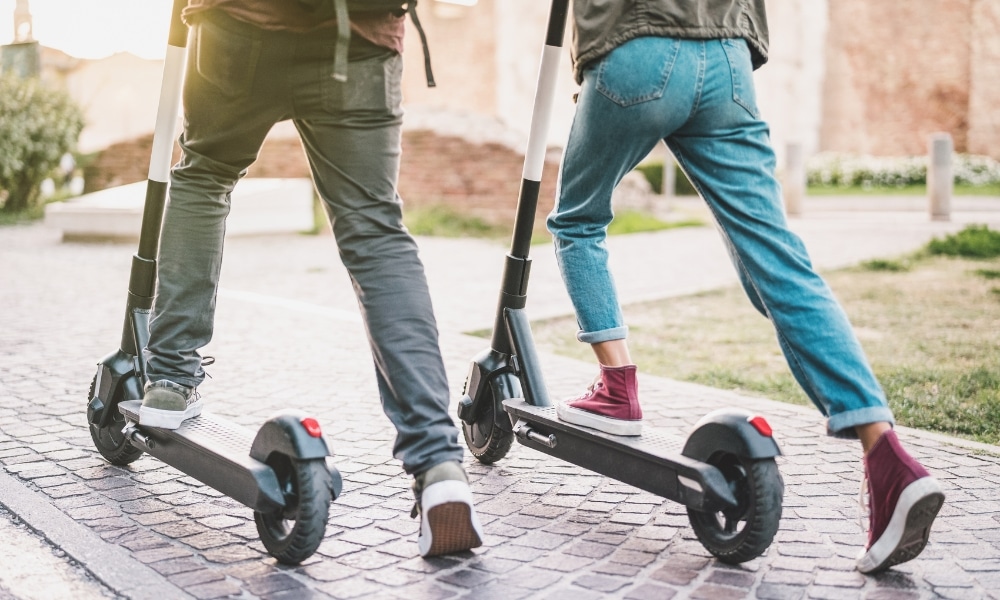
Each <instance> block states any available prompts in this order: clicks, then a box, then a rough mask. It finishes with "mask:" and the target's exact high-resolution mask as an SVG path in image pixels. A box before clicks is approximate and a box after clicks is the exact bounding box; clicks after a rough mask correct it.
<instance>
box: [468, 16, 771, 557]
mask: <svg viewBox="0 0 1000 600" xmlns="http://www.w3.org/2000/svg"><path fill="white" fill-rule="evenodd" d="M568 4H569V0H553V1H552V5H551V8H550V13H549V17H548V27H547V33H546V40H545V47H544V50H543V52H542V60H541V67H540V69H539V75H538V86H537V88H536V92H535V100H534V106H533V109H532V118H531V128H530V130H529V135H528V146H527V150H526V152H525V161H524V172H523V176H522V181H521V188H520V191H519V194H518V201H517V209H516V213H515V224H514V232H513V238H512V241H511V249H510V252H509V253H508V254H507V257H506V260H505V263H504V269H503V275H502V280H501V291H500V298H499V302H498V306H497V312H496V317H495V321H494V325H493V333H492V337H491V340H490V347H489V349H487V350H485V351H483V352H481V353H480V354H479V355H477V356H476V357H474V358H473V360H472V364H471V367H470V370H469V374H468V376H467V378H466V380H465V389H464V391H463V394H464V395H463V397H462V398H461V400H460V401H459V405H458V417H459V419H460V420H461V425H462V432H463V435H464V437H465V441H466V444H467V445H468V447H469V450H470V451H471V453H472V454H473V455H474V456H475V457H476V458H477V459H478V460H479V461H480V462H482V463H484V464H492V463H495V462H496V461H498V460H500V459H502V458H503V457H504V456H506V454H507V452H508V451H509V450H510V448H511V446H512V445H513V442H514V440H517V441H518V442H519V443H521V444H523V445H525V446H527V447H529V448H533V449H535V450H538V451H540V452H543V453H545V454H549V455H551V456H555V457H557V458H560V459H562V460H565V461H567V462H570V463H573V464H575V465H578V466H581V467H583V468H585V469H589V470H591V471H594V472H596V473H599V474H601V475H604V476H607V477H610V478H612V479H616V480H618V481H621V482H623V483H627V484H630V485H633V486H635V487H637V488H639V489H642V490H645V491H648V492H650V493H653V494H656V495H658V496H662V497H664V498H667V499H669V500H673V501H675V502H679V503H681V504H683V505H685V506H686V507H687V513H688V518H689V521H690V523H691V527H692V529H693V530H694V532H695V534H696V535H697V537H698V539H699V540H700V541H701V543H702V545H703V546H704V547H705V548H706V549H707V550H708V551H709V552H710V553H711V554H712V555H713V556H715V557H716V558H717V559H719V560H720V561H722V562H725V563H731V564H738V563H743V562H746V561H748V560H751V559H753V558H756V557H757V556H760V555H761V554H762V553H763V552H764V551H765V550H766V549H767V548H768V546H769V545H770V544H771V541H772V540H773V539H774V535H775V533H776V532H777V530H778V521H779V519H780V518H781V503H782V494H783V492H784V484H783V482H782V479H781V474H780V473H779V471H778V467H777V464H776V462H775V457H776V456H778V455H779V454H780V453H781V451H780V449H779V448H778V444H777V442H776V441H775V440H774V438H773V435H772V430H771V427H770V425H769V424H768V423H767V421H766V420H765V419H764V418H763V417H761V416H759V415H754V414H751V413H749V412H746V411H742V410H735V409H724V410H719V411H715V412H712V413H710V414H708V415H706V416H704V417H703V418H702V419H701V420H700V421H699V422H698V423H697V424H696V425H695V428H694V430H693V431H692V432H691V433H690V435H689V436H688V437H687V439H686V440H680V439H675V438H673V437H671V436H668V435H665V434H660V433H657V432H650V431H648V430H646V431H645V432H644V433H643V434H642V435H641V436H630V437H625V436H615V435H610V434H607V433H603V432H601V431H597V430H595V429H591V428H588V427H582V426H578V425H573V424H570V423H566V422H565V421H561V420H559V418H558V417H557V416H556V411H555V408H554V407H553V405H552V402H551V401H550V400H549V397H548V393H547V390H546V388H545V383H544V379H543V376H542V373H541V370H540V367H539V364H540V363H539V358H538V355H537V352H536V349H535V344H534V340H533V338H532V334H531V326H530V324H529V322H528V317H527V315H526V313H525V305H526V302H527V286H528V275H529V270H530V266H531V259H530V258H529V257H528V250H529V248H530V245H531V233H532V229H533V225H534V220H535V211H536V208H537V204H538V192H539V188H540V184H541V176H542V168H543V166H544V160H545V149H546V148H545V146H546V137H547V132H548V124H549V119H550V116H551V112H552V98H553V96H554V89H555V80H556V77H555V74H556V67H557V65H558V60H559V55H560V54H561V49H562V41H563V33H564V30H565V26H566V13H567V9H568Z"/></svg>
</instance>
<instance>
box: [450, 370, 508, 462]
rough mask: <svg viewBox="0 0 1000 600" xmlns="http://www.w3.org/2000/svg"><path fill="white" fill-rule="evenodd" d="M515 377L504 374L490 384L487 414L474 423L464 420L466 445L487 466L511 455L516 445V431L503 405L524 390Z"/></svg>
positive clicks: (463, 430) (485, 411)
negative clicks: (513, 446)
mask: <svg viewBox="0 0 1000 600" xmlns="http://www.w3.org/2000/svg"><path fill="white" fill-rule="evenodd" d="M515 382H516V380H515V379H513V378H512V377H508V376H505V375H501V376H499V377H497V378H496V379H495V380H494V381H492V382H491V383H490V385H489V386H488V387H487V389H488V390H489V391H488V394H489V397H488V398H485V400H486V407H485V408H484V410H483V414H481V415H480V416H479V419H477V420H476V421H475V422H473V423H472V424H471V425H470V424H468V423H466V422H465V421H462V422H461V423H462V434H463V435H464V436H465V445H466V446H468V447H469V452H471V453H472V455H473V456H475V457H476V460H478V461H479V462H481V463H483V464H484V465H492V464H493V463H495V462H497V461H498V460H500V459H502V458H503V457H505V456H507V452H509V451H510V447H511V446H512V445H513V444H514V432H513V431H512V430H511V427H510V419H509V417H507V412H506V411H505V410H503V405H502V404H501V403H502V402H503V401H504V400H506V399H508V398H514V397H516V396H517V395H518V394H519V393H520V392H519V390H518V386H517V385H516V384H515Z"/></svg>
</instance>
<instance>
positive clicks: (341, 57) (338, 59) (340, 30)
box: [333, 0, 437, 87]
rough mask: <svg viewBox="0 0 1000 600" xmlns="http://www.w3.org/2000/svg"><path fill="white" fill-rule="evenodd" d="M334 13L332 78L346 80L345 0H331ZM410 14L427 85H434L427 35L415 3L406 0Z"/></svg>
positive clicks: (348, 23) (347, 37)
mask: <svg viewBox="0 0 1000 600" xmlns="http://www.w3.org/2000/svg"><path fill="white" fill-rule="evenodd" d="M333 6H334V13H335V15H336V17H337V46H336V55H335V56H334V57H333V78H334V79H336V80H337V81H340V82H344V81H347V55H348V52H349V51H350V45H351V21H350V15H349V14H348V10H347V0H333ZM404 14H408V15H410V19H411V20H412V21H413V26H414V27H415V28H416V30H417V33H418V34H419V35H420V45H421V46H423V50H424V74H425V75H426V77H427V87H436V86H437V83H435V82H434V72H433V71H432V70H431V51H430V48H429V47H428V46H427V35H426V34H425V33H424V28H423V26H422V25H421V24H420V18H419V17H417V3H416V2H407V3H406V13H404Z"/></svg>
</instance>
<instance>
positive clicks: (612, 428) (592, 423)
mask: <svg viewBox="0 0 1000 600" xmlns="http://www.w3.org/2000/svg"><path fill="white" fill-rule="evenodd" d="M556 416H557V417H559V419H560V420H562V421H566V422H567V423H572V424H574V425H583V426H584V427H590V428H591V429H596V430H598V431H603V432H604V433H610V434H611V435H642V421H626V420H625V419H612V418H611V417H605V416H602V415H598V414H595V413H592V412H590V411H588V410H580V409H579V408H573V407H572V406H570V405H569V404H566V403H565V402H560V403H559V404H557V405H556Z"/></svg>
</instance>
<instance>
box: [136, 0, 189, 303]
mask: <svg viewBox="0 0 1000 600" xmlns="http://www.w3.org/2000/svg"><path fill="white" fill-rule="evenodd" d="M185 6H187V0H174V4H173V9H172V13H171V16H170V32H169V33H168V36H167V53H166V57H165V59H164V62H163V80H162V83H161V84H160V100H159V105H158V106H157V111H156V128H155V129H154V130H153V151H152V154H151V156H150V159H149V175H148V178H147V187H146V203H145V207H144V210H143V214H142V231H141V232H140V236H139V257H140V258H144V259H155V258H156V252H157V247H158V246H159V241H160V225H161V224H162V222H163V207H164V205H165V203H166V197H167V181H168V180H169V175H170V162H171V158H172V156H173V150H174V139H175V137H176V130H177V115H178V113H179V111H180V104H181V88H182V87H183V84H184V63H185V58H186V54H187V37H188V30H187V26H186V25H184V22H183V21H182V20H181V11H183V10H184V7H185ZM136 291H137V292H138V291H139V290H136Z"/></svg>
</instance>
